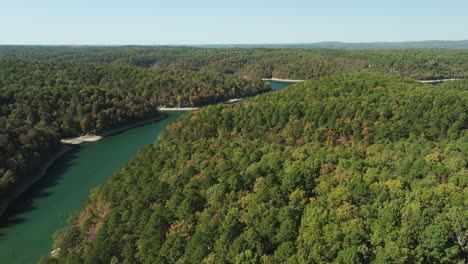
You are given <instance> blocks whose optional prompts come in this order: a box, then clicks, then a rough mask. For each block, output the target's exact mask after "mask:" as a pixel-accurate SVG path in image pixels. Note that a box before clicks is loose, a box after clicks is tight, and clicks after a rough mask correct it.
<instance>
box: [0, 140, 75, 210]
mask: <svg viewBox="0 0 468 264" xmlns="http://www.w3.org/2000/svg"><path fill="white" fill-rule="evenodd" d="M72 149H73V148H72V147H70V146H67V145H62V146H60V148H59V149H58V150H57V151H56V152H55V153H54V154H53V155H52V157H50V158H48V159H47V160H46V161H45V163H44V164H43V165H41V166H40V167H39V168H38V172H37V173H36V174H35V175H34V176H33V177H31V178H27V179H26V180H25V181H24V182H22V183H20V184H19V186H18V187H17V188H16V189H14V190H13V191H12V193H11V195H9V196H7V197H5V198H4V200H3V201H2V203H1V204H0V217H2V216H3V214H4V213H5V212H6V210H7V209H8V207H10V205H11V204H12V203H13V202H14V201H16V200H17V199H18V198H19V197H20V196H21V195H22V194H23V193H24V192H26V191H27V190H28V189H29V188H31V186H33V185H34V184H35V183H37V182H38V181H39V180H41V179H42V178H43V177H44V176H45V175H46V173H47V171H48V170H49V168H50V167H51V166H52V165H53V164H54V163H55V161H57V160H58V159H59V158H61V157H62V156H63V155H64V154H65V153H67V152H68V151H70V150H72Z"/></svg>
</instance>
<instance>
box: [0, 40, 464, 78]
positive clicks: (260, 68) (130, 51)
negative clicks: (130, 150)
mask: <svg viewBox="0 0 468 264" xmlns="http://www.w3.org/2000/svg"><path fill="white" fill-rule="evenodd" d="M0 55H4V56H9V57H16V58H23V59H34V60H47V61H72V62H87V63H90V62H92V63H106V64H107V63H110V64H114V65H129V66H137V67H143V68H170V69H182V70H194V71H208V72H217V73H226V74H235V75H239V76H248V77H255V78H271V77H274V78H282V79H311V78H317V77H323V76H329V75H332V74H339V73H350V72H379V73H393V74H397V75H398V74H399V75H404V76H407V77H410V78H413V79H421V80H428V79H449V78H468V50H466V49H451V50H442V49H395V50H339V49H297V48H289V49H274V48H219V49H207V48H194V47H141V46H122V47H93V46H71V47H66V46H62V47H60V46H56V47H53V46H49V47H47V46H0Z"/></svg>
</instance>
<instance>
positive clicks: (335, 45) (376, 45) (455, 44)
mask: <svg viewBox="0 0 468 264" xmlns="http://www.w3.org/2000/svg"><path fill="white" fill-rule="evenodd" d="M187 46H190V47H202V48H297V49H322V48H325V49H370V50H378V49H468V40H458V41H450V40H428V41H405V42H361V43H357V42H356V43H347V42H338V41H329V42H318V43H296V44H220V45H215V44H213V45H187Z"/></svg>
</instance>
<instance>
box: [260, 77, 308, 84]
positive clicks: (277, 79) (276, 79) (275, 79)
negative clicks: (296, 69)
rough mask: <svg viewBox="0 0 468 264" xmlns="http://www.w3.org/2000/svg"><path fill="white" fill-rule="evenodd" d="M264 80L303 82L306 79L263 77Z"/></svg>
mask: <svg viewBox="0 0 468 264" xmlns="http://www.w3.org/2000/svg"><path fill="white" fill-rule="evenodd" d="M262 80H264V81H275V82H290V83H298V82H303V81H305V80H293V79H279V78H262Z"/></svg>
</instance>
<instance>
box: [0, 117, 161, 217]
mask: <svg viewBox="0 0 468 264" xmlns="http://www.w3.org/2000/svg"><path fill="white" fill-rule="evenodd" d="M165 118H167V115H165V114H163V113H162V114H160V115H159V116H157V117H153V118H146V119H143V120H140V121H137V122H132V123H129V124H125V125H121V126H119V127H116V128H114V129H108V130H105V131H103V132H101V133H98V135H84V136H80V137H76V138H69V139H61V140H60V142H61V146H60V147H59V149H58V150H57V151H56V152H55V153H54V154H53V155H52V157H50V158H48V159H47V160H46V161H45V163H44V164H43V165H41V166H40V167H39V168H38V172H37V173H36V174H35V175H34V176H33V177H31V178H27V179H26V180H25V181H24V182H22V183H20V184H19V186H18V187H17V188H16V189H14V190H12V193H11V195H8V196H7V197H5V198H4V199H3V201H2V202H1V203H0V217H2V216H3V214H4V213H5V212H6V210H7V209H8V207H10V205H11V204H12V203H13V202H14V201H16V200H17V199H18V198H19V197H20V196H21V195H22V194H23V193H24V192H26V191H27V190H28V189H29V188H31V187H32V186H33V185H34V184H35V183H37V182H38V181H39V180H41V179H42V178H43V177H44V176H45V175H46V174H47V171H48V170H49V168H50V167H51V166H52V165H53V164H54V163H55V161H57V160H58V159H59V158H60V157H62V156H63V155H64V154H65V153H67V152H68V151H70V150H72V149H73V147H71V146H70V145H77V144H81V143H83V142H94V141H98V140H100V139H102V138H104V137H105V136H109V135H112V134H115V133H119V132H122V131H125V130H127V129H130V128H134V127H138V126H142V125H146V124H149V123H152V122H155V121H159V120H163V119H165Z"/></svg>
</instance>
